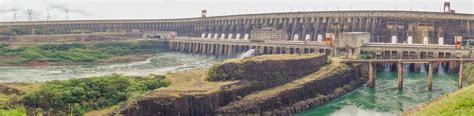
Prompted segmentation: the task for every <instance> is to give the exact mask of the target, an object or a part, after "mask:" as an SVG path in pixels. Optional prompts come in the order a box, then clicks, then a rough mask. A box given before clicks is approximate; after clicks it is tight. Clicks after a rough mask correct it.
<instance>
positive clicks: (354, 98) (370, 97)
mask: <svg viewBox="0 0 474 116" xmlns="http://www.w3.org/2000/svg"><path fill="white" fill-rule="evenodd" d="M456 74H457V73H456ZM456 74H444V73H440V74H436V73H434V74H433V91H431V92H430V91H428V84H427V83H428V82H427V81H428V80H427V76H428V75H427V73H423V72H421V73H420V72H411V73H405V74H404V86H403V91H398V88H397V73H396V72H384V71H378V73H377V80H376V86H375V87H374V88H372V87H368V86H367V85H362V87H360V88H357V89H355V90H354V91H352V92H349V93H347V94H345V95H344V96H342V97H339V98H337V99H335V100H333V101H330V102H328V103H326V104H323V105H321V106H318V107H314V108H311V109H309V110H307V111H305V112H301V113H299V114H297V115H299V116H327V115H330V116H341V115H342V116H347V115H350V116H380V115H382V116H392V115H393V116H397V115H399V114H400V113H401V112H403V111H404V110H407V109H409V108H410V107H413V106H415V105H417V104H419V103H422V102H427V101H429V100H431V99H433V98H436V97H438V96H440V95H443V94H445V93H447V92H452V91H455V90H456V89H457V75H456Z"/></svg>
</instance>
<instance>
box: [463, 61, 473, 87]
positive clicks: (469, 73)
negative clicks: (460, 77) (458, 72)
mask: <svg viewBox="0 0 474 116" xmlns="http://www.w3.org/2000/svg"><path fill="white" fill-rule="evenodd" d="M463 73H464V76H465V77H466V78H467V82H468V83H469V84H471V85H472V84H474V64H472V63H471V64H466V66H465V68H464V72H463Z"/></svg>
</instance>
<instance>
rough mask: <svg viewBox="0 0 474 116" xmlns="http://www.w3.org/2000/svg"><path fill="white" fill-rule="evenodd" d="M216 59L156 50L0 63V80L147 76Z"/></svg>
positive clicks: (207, 63)
mask: <svg viewBox="0 0 474 116" xmlns="http://www.w3.org/2000/svg"><path fill="white" fill-rule="evenodd" d="M219 61H223V60H222V59H216V58H214V57H208V56H200V55H190V54H183V53H175V52H163V53H157V54H155V55H154V56H153V57H152V58H149V59H147V60H145V61H138V62H129V63H115V64H108V65H80V66H77V65H76V66H43V67H0V82H34V81H37V82H44V81H50V80H66V79H72V78H85V77H93V76H103V75H109V74H113V73H119V74H124V75H131V76H146V75H149V74H166V73H168V72H176V71H183V70H189V69H195V68H201V67H209V66H211V65H212V64H214V63H216V62H219Z"/></svg>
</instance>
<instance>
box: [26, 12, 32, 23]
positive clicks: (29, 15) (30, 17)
mask: <svg viewBox="0 0 474 116" xmlns="http://www.w3.org/2000/svg"><path fill="white" fill-rule="evenodd" d="M26 13H27V14H28V21H33V17H32V15H33V10H31V9H28V10H27V11H26Z"/></svg>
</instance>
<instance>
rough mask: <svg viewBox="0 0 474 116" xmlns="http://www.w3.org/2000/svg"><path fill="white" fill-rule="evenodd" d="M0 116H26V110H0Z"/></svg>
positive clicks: (21, 107)
mask: <svg viewBox="0 0 474 116" xmlns="http://www.w3.org/2000/svg"><path fill="white" fill-rule="evenodd" d="M0 116H27V113H26V108H25V107H23V106H17V107H14V108H10V109H0Z"/></svg>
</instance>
